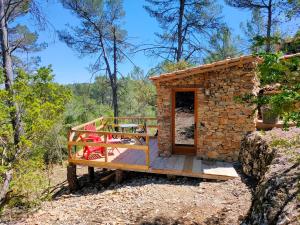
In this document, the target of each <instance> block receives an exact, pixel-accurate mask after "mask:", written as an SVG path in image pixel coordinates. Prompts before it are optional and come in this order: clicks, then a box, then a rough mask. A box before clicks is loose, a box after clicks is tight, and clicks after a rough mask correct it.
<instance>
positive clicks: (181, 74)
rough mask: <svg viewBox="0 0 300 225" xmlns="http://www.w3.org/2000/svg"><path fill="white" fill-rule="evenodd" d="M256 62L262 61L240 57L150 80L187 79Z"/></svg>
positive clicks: (254, 57)
mask: <svg viewBox="0 0 300 225" xmlns="http://www.w3.org/2000/svg"><path fill="white" fill-rule="evenodd" d="M254 61H260V58H259V57H257V56H252V55H247V56H240V57H236V58H229V59H225V60H221V61H217V62H213V63H208V64H203V65H199V66H196V67H191V68H188V69H184V70H177V71H174V72H171V73H163V74H160V75H156V76H152V77H150V78H149V79H150V80H152V81H154V82H155V81H160V80H169V79H175V78H180V77H186V76H189V75H194V74H197V73H204V72H208V71H212V70H217V69H222V68H226V67H230V66H234V65H239V64H245V63H249V62H254Z"/></svg>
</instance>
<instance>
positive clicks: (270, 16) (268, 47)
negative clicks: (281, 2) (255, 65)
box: [266, 0, 272, 53]
mask: <svg viewBox="0 0 300 225" xmlns="http://www.w3.org/2000/svg"><path fill="white" fill-rule="evenodd" d="M271 28H272V0H269V5H268V22H267V40H266V52H268V53H269V52H270V51H271Z"/></svg>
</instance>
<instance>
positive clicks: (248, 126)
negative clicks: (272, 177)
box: [150, 56, 259, 161]
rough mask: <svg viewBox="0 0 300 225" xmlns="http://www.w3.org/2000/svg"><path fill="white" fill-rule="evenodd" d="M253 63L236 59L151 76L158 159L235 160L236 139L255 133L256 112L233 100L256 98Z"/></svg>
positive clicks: (250, 58) (253, 59) (249, 58)
mask: <svg viewBox="0 0 300 225" xmlns="http://www.w3.org/2000/svg"><path fill="white" fill-rule="evenodd" d="M258 62H259V58H257V57H254V56H241V57H238V58H231V59H226V60H222V61H218V62H214V63H211V64H205V65H200V66H197V67H193V68H189V69H185V70H180V71H175V72H171V73H166V74H161V75H159V76H153V77H151V78H150V79H151V80H152V81H153V82H154V84H155V86H156V90H157V123H158V148H159V154H160V156H163V157H168V156H170V155H171V154H184V155H196V156H197V157H198V158H201V159H214V160H222V161H236V160H237V159H238V153H239V149H240V143H241V139H242V138H243V136H244V135H245V134H246V133H247V132H251V131H254V130H255V129H256V128H255V118H256V113H255V112H254V107H253V106H249V105H246V104H241V103H238V101H237V100H236V98H235V97H237V96H241V95H243V94H255V95H256V94H257V92H258V85H259V82H258V79H257V76H256V75H257V74H256V67H257V64H258Z"/></svg>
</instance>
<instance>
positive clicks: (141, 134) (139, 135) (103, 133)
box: [72, 130, 148, 137]
mask: <svg viewBox="0 0 300 225" xmlns="http://www.w3.org/2000/svg"><path fill="white" fill-rule="evenodd" d="M72 131H73V132H75V133H84V134H98V135H108V134H112V135H116V136H123V137H147V135H148V134H147V133H122V132H111V131H91V130H72Z"/></svg>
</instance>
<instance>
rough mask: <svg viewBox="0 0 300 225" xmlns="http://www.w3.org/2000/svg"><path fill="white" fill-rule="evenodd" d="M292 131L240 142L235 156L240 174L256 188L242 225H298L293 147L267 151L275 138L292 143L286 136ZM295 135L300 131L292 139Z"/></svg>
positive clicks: (297, 166) (298, 172)
mask: <svg viewBox="0 0 300 225" xmlns="http://www.w3.org/2000/svg"><path fill="white" fill-rule="evenodd" d="M295 129H296V128H293V129H292V131H286V132H284V131H278V130H276V129H275V130H274V131H273V130H272V131H270V132H269V133H268V134H267V135H265V136H262V135H261V134H259V133H258V132H254V133H252V134H250V135H248V136H246V137H245V139H244V140H243V143H242V149H241V152H240V156H239V157H240V161H241V165H242V170H243V171H244V173H245V174H246V175H248V176H249V177H251V178H253V179H254V180H256V181H257V185H256V187H255V188H254V193H253V201H252V206H251V208H250V210H249V213H248V215H247V217H246V218H245V220H244V221H243V223H242V224H244V225H264V224H266V225H267V224H280V225H282V224H298V223H297V218H299V215H300V212H299V209H298V202H297V200H298V199H297V197H298V196H299V194H300V191H299V186H298V183H299V177H300V164H299V161H297V160H295V159H294V158H293V151H295V148H296V147H295V146H294V147H292V148H291V149H290V148H289V149H288V151H287V149H286V148H285V147H282V146H281V147H280V146H278V147H276V148H273V147H270V145H271V143H272V142H271V141H272V140H273V141H274V140H276V138H280V139H281V140H283V138H284V137H285V138H286V139H285V140H287V141H290V140H292V137H291V135H290V133H293V131H295ZM274 133H275V134H274ZM276 134H277V135H276ZM299 135H300V129H296V132H295V136H299ZM270 137H271V138H270ZM298 141H299V140H298Z"/></svg>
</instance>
